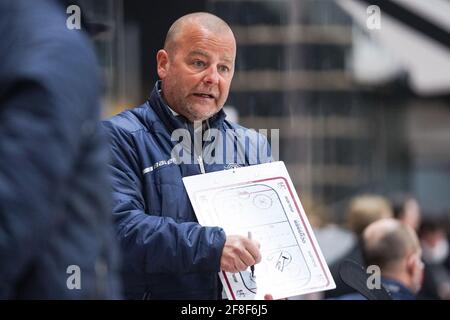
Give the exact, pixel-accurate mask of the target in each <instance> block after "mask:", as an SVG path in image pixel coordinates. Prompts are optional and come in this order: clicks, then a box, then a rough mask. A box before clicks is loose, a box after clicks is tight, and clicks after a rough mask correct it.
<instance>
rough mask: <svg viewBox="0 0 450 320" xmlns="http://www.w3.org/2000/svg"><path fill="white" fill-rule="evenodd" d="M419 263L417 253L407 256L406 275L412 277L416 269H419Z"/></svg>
mask: <svg viewBox="0 0 450 320" xmlns="http://www.w3.org/2000/svg"><path fill="white" fill-rule="evenodd" d="M420 264H421V261H420V257H419V256H418V254H417V253H411V254H410V255H408V257H407V260H406V268H407V269H406V270H408V273H409V274H410V275H413V274H414V273H415V272H417V270H416V269H418V268H419V267H420Z"/></svg>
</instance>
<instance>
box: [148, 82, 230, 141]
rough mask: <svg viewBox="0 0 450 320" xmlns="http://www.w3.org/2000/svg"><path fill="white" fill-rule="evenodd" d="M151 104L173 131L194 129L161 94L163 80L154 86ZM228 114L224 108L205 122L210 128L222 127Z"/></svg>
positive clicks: (149, 100) (149, 102)
mask: <svg viewBox="0 0 450 320" xmlns="http://www.w3.org/2000/svg"><path fill="white" fill-rule="evenodd" d="M148 104H149V106H150V107H151V108H152V109H153V110H154V111H155V112H156V114H157V115H158V117H159V118H160V119H161V121H162V122H163V123H164V125H165V127H166V128H167V129H169V131H170V132H171V133H172V132H173V131H174V130H176V129H188V130H189V131H193V124H192V122H190V121H189V120H188V119H186V118H185V117H184V116H182V115H176V114H175V113H174V112H173V110H172V109H171V108H170V107H169V106H168V105H167V103H166V102H165V101H164V99H163V97H162V95H161V81H160V80H159V81H157V82H156V84H155V87H154V88H153V90H152V92H151V94H150V98H149V99H148ZM225 117H226V114H225V112H224V111H223V109H220V111H219V112H218V113H216V114H215V115H213V116H212V117H211V118H209V119H208V120H206V121H204V124H205V125H206V126H207V127H210V128H220V127H221V126H222V124H223V122H224V120H225Z"/></svg>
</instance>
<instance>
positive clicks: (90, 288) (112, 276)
mask: <svg viewBox="0 0 450 320" xmlns="http://www.w3.org/2000/svg"><path fill="white" fill-rule="evenodd" d="M61 4H62V2H61V3H60V2H58V1H56V0H38V1H33V2H32V3H30V1H28V0H2V1H1V2H0V39H1V41H0V299H91V298H93V299H103V298H107V299H108V298H111V299H114V298H119V295H118V292H119V284H118V282H117V278H116V261H118V259H117V258H118V257H117V256H116V255H117V251H116V249H115V244H114V237H113V233H112V228H111V221H110V217H111V215H110V206H109V205H110V201H109V194H110V190H109V189H108V185H109V182H108V179H107V178H106V177H107V175H106V172H105V170H104V169H105V164H106V162H107V157H105V153H104V150H103V146H102V145H103V140H102V139H100V137H99V132H98V125H97V122H98V120H99V96H98V81H97V79H98V77H97V67H96V60H95V56H94V54H93V51H92V49H91V48H90V47H89V45H88V43H87V40H86V39H85V36H84V35H83V34H82V33H81V32H80V31H77V30H68V29H67V28H66V19H67V16H66V15H65V12H66V8H65V7H64V6H63V5H61Z"/></svg>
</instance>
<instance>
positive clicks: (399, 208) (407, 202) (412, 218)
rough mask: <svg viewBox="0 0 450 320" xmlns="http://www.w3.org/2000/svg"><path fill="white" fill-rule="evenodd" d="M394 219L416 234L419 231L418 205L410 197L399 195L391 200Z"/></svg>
mask: <svg viewBox="0 0 450 320" xmlns="http://www.w3.org/2000/svg"><path fill="white" fill-rule="evenodd" d="M390 200H391V203H392V210H393V213H394V218H395V219H398V220H399V221H401V222H403V223H405V224H407V225H409V226H410V227H411V228H413V229H414V230H415V231H416V232H417V231H418V230H419V226H420V220H421V212H420V205H419V202H418V201H417V199H416V198H414V197H413V196H412V195H409V194H404V193H399V194H395V195H393V196H392V197H391V198H390Z"/></svg>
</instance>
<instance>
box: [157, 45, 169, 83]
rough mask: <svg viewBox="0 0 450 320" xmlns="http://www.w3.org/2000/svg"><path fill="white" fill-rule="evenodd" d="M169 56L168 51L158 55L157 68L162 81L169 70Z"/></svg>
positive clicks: (159, 52)
mask: <svg viewBox="0 0 450 320" xmlns="http://www.w3.org/2000/svg"><path fill="white" fill-rule="evenodd" d="M169 64H170V62H169V54H168V53H167V51H166V50H164V49H161V50H159V51H158V53H157V54H156V67H157V71H158V76H159V78H160V79H164V78H165V77H166V75H167V71H168V68H169Z"/></svg>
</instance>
